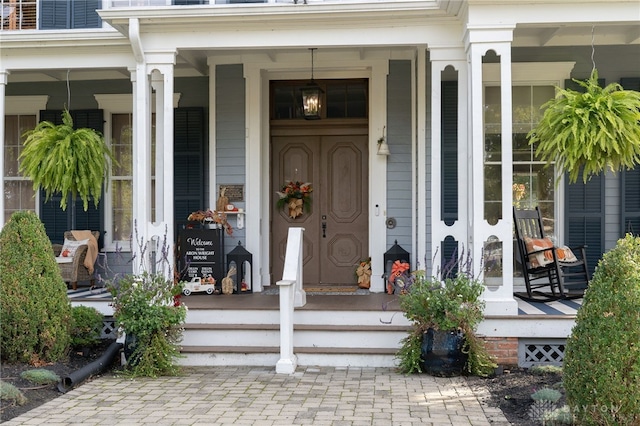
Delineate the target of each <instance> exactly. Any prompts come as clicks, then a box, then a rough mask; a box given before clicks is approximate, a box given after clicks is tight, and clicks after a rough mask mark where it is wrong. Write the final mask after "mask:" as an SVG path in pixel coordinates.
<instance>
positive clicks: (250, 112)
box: [243, 63, 271, 291]
mask: <svg viewBox="0 0 640 426" xmlns="http://www.w3.org/2000/svg"><path fill="white" fill-rule="evenodd" d="M243 72H244V78H245V87H246V93H245V126H246V131H245V161H246V172H245V173H246V178H245V179H246V206H247V215H246V217H245V235H246V236H247V242H246V244H245V246H246V248H247V250H248V251H249V252H251V253H252V254H253V264H254V265H257V268H258V274H259V277H260V279H259V280H258V282H257V283H256V284H257V286H256V287H255V288H254V289H253V290H254V291H262V288H263V286H264V285H270V284H271V282H270V281H271V278H270V275H269V263H268V262H269V258H268V257H266V256H262V250H261V249H262V247H263V244H262V241H263V239H264V238H265V234H263V233H262V232H261V222H262V219H261V214H260V211H261V210H260V209H261V206H262V204H263V196H264V191H263V189H264V186H263V185H264V184H265V182H267V184H268V182H269V178H268V177H264V176H263V173H264V171H263V168H262V167H261V164H262V162H261V160H262V155H263V154H262V152H263V144H262V134H263V129H262V123H263V120H262V114H263V110H262V108H263V96H262V93H263V92H262V71H261V69H260V68H259V67H258V66H255V65H254V66H250V65H248V64H246V63H245V64H244V66H243ZM268 134H269V132H268V131H266V133H265V135H268ZM266 137H268V136H266ZM267 146H268V144H267ZM266 217H268V216H266Z"/></svg>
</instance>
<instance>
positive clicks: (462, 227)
mask: <svg viewBox="0 0 640 426" xmlns="http://www.w3.org/2000/svg"><path fill="white" fill-rule="evenodd" d="M429 52H430V59H431V86H432V87H431V164H430V166H431V187H430V194H429V198H428V200H429V202H430V203H431V204H430V205H431V209H430V216H431V250H430V253H431V256H432V257H433V263H434V264H433V265H432V266H433V267H434V268H438V267H439V266H440V265H441V264H442V247H441V244H442V241H443V240H444V239H445V238H446V237H447V236H452V237H453V238H454V239H455V240H456V241H458V244H459V246H460V248H462V247H463V246H464V247H465V248H466V246H467V244H468V237H467V226H466V223H467V198H466V192H467V191H468V189H469V188H468V185H467V171H466V167H467V166H466V165H467V161H468V160H467V158H466V157H467V155H468V153H467V146H466V145H467V135H466V131H465V129H466V126H467V123H468V120H467V110H466V95H467V90H466V88H467V83H466V78H467V61H466V57H465V53H464V48H463V47H462V46H460V47H454V48H452V47H447V48H437V47H431V48H430V50H429ZM448 66H451V67H453V68H454V69H455V70H456V71H457V75H458V76H457V78H458V220H457V221H456V222H455V223H454V224H453V225H451V226H448V225H446V224H445V222H444V219H443V218H442V126H441V120H442V91H441V83H442V72H443V71H444V70H445V68H447V67H448ZM429 260H431V259H429ZM445 260H447V261H448V259H445Z"/></svg>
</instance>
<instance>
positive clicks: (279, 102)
mask: <svg viewBox="0 0 640 426" xmlns="http://www.w3.org/2000/svg"><path fill="white" fill-rule="evenodd" d="M315 82H316V84H318V86H320V87H321V88H322V90H323V93H322V94H321V97H322V98H323V99H322V100H321V104H322V105H324V106H325V107H323V108H322V111H321V114H322V118H366V117H367V116H368V103H369V97H368V82H367V80H365V79H359V80H316V81H315ZM306 84H307V83H306V82H300V81H273V82H272V83H271V105H272V107H271V119H272V120H287V119H302V118H303V115H302V96H301V94H300V93H301V92H300V91H301V90H302V89H303V88H304V87H305V86H306Z"/></svg>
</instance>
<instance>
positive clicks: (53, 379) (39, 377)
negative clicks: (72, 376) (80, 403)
mask: <svg viewBox="0 0 640 426" xmlns="http://www.w3.org/2000/svg"><path fill="white" fill-rule="evenodd" d="M20 377H22V378H23V379H25V380H28V381H30V382H31V383H35V384H37V385H50V384H53V383H58V382H59V381H60V376H58V375H57V374H56V373H54V372H53V371H51V370H47V369H45V368H36V369H34V370H26V371H23V372H22V373H20Z"/></svg>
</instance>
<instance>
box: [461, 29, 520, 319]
mask: <svg viewBox="0 0 640 426" xmlns="http://www.w3.org/2000/svg"><path fill="white" fill-rule="evenodd" d="M466 37H467V39H466V43H467V52H468V55H469V59H470V75H469V77H470V79H469V82H470V87H469V89H470V90H469V98H468V99H469V100H470V107H469V108H470V122H471V127H470V132H471V134H470V138H469V153H470V154H471V161H469V165H468V170H469V175H468V188H469V191H468V200H469V204H468V211H469V218H468V226H469V248H470V249H471V254H472V256H473V266H474V272H475V274H476V275H478V276H480V277H481V278H482V279H483V280H484V281H485V285H486V288H485V292H484V295H483V296H484V299H485V301H486V308H485V314H486V315H515V314H517V312H518V305H517V302H516V301H515V299H514V298H513V262H512V259H513V243H512V241H513V236H512V229H511V226H512V219H511V206H512V193H511V184H512V180H513V177H512V175H513V164H512V162H513V159H512V125H511V121H512V119H511V85H512V83H511V54H510V52H511V41H512V38H513V28H511V27H509V28H500V29H484V28H483V29H473V28H471V29H469V30H468V32H467V36H466ZM489 50H493V51H495V52H496V54H497V55H498V56H499V58H500V70H501V73H500V78H501V81H500V87H501V99H500V100H501V112H502V116H501V117H502V119H501V149H502V157H501V167H502V169H501V180H502V208H501V215H502V218H501V219H500V220H498V223H496V224H495V225H491V224H489V223H488V222H487V220H486V219H485V211H484V181H485V179H484V111H483V102H484V101H483V92H484V84H483V73H482V57H483V56H484V55H485V54H486V53H487V51H489ZM491 237H497V239H498V240H499V241H500V242H501V244H502V276H501V277H493V278H492V279H491V281H490V282H488V281H487V279H486V277H484V274H483V271H482V270H481V267H482V266H483V262H482V256H483V247H484V243H485V242H487V241H488V240H489V239H490V238H491Z"/></svg>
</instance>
